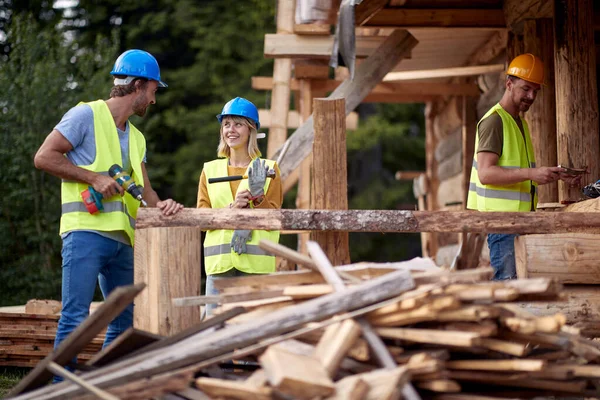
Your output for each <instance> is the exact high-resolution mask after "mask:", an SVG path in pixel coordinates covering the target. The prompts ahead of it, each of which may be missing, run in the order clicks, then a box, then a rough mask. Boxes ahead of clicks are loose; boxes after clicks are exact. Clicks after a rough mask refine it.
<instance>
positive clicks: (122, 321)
mask: <svg viewBox="0 0 600 400" xmlns="http://www.w3.org/2000/svg"><path fill="white" fill-rule="evenodd" d="M62 259H63V264H62V269H63V272H62V311H61V315H60V320H59V321H58V329H57V331H56V339H55V341H54V348H57V347H58V345H59V344H60V343H61V342H62V341H63V340H64V339H65V338H66V337H67V336H68V335H69V334H70V333H71V332H72V331H73V330H75V328H77V326H79V324H81V322H83V320H84V319H86V318H87V317H88V315H89V310H90V304H91V303H92V299H93V297H94V291H95V290H96V283H97V282H98V280H99V281H100V289H101V290H102V294H103V295H104V298H105V299H106V297H107V296H108V295H109V293H110V292H112V291H113V290H114V289H115V288H116V287H117V286H126V285H131V284H133V248H132V247H131V246H128V245H126V244H123V243H120V242H117V241H115V240H112V239H109V238H106V237H104V236H101V235H98V234H96V233H93V232H78V231H74V232H71V233H69V234H68V235H67V237H65V238H64V239H63V248H62ZM132 324H133V303H132V304H130V305H128V306H127V308H126V309H125V310H124V311H123V312H122V313H121V314H120V315H119V316H117V317H116V318H115V319H113V320H112V321H111V323H110V324H109V325H108V329H107V331H106V337H105V339H104V345H103V347H106V346H107V345H108V344H109V343H110V342H112V341H113V340H114V339H115V338H116V337H117V336H118V335H119V334H121V333H122V332H124V331H125V330H127V328H129V327H131V326H132ZM75 361H76V360H75ZM57 380H61V379H56V378H55V381H57Z"/></svg>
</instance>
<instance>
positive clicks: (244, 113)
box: [217, 97, 260, 129]
mask: <svg viewBox="0 0 600 400" xmlns="http://www.w3.org/2000/svg"><path fill="white" fill-rule="evenodd" d="M227 115H238V116H240V117H246V118H248V119H250V120H252V121H253V122H254V123H255V124H256V129H260V121H259V120H258V109H257V108H256V106H255V105H254V104H252V102H251V101H248V100H246V99H244V98H242V97H236V98H235V99H233V100H229V101H228V102H227V104H225V105H224V106H223V110H222V111H221V114H219V115H217V119H218V120H219V123H221V121H222V120H223V117H225V116H227Z"/></svg>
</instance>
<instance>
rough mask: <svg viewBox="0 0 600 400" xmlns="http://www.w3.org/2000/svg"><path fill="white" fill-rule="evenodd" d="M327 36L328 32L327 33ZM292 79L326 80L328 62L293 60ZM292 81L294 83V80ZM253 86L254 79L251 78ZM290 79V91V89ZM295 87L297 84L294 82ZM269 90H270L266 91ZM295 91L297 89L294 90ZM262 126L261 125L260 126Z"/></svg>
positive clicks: (327, 76)
mask: <svg viewBox="0 0 600 400" xmlns="http://www.w3.org/2000/svg"><path fill="white" fill-rule="evenodd" d="M327 34H329V32H328V33H327ZM293 71H294V78H296V79H319V80H327V79H328V78H329V62H328V61H327V60H310V59H308V60H305V59H299V60H294V63H293ZM296 79H294V81H295V80H296ZM252 83H253V84H254V77H252ZM291 83H292V80H291V79H290V89H291V88H292V85H291ZM296 85H297V82H296ZM266 90H271V89H266ZM296 90H297V88H296ZM261 125H262V124H261Z"/></svg>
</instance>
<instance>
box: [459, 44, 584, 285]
mask: <svg viewBox="0 0 600 400" xmlns="http://www.w3.org/2000/svg"><path fill="white" fill-rule="evenodd" d="M543 83H544V65H543V63H542V60H540V59H539V58H538V57H536V56H534V55H533V54H530V53H526V54H521V55H520V56H517V57H515V59H513V60H512V61H511V63H510V65H509V66H508V70H507V71H506V82H505V85H506V90H505V91H504V95H503V96H502V99H500V102H499V103H497V104H496V105H494V106H493V107H492V108H491V109H490V110H489V111H488V112H487V113H486V114H485V115H484V116H483V118H481V120H480V121H479V123H478V124H477V135H476V137H475V155H474V157H473V166H472V168H471V182H470V185H469V197H468V201H467V208H469V209H473V210H479V211H505V212H511V211H512V212H515V211H517V212H522V211H535V209H536V206H537V186H538V185H544V184H547V183H551V182H556V181H557V180H559V179H562V180H564V181H566V182H568V183H569V184H576V183H577V180H578V179H579V178H578V177H574V176H571V175H567V174H566V173H565V172H564V171H565V170H564V169H563V168H560V167H537V166H536V164H535V155H534V151H533V146H532V144H531V137H530V135H529V128H528V126H527V122H526V121H525V119H524V118H522V117H521V113H525V112H527V111H528V110H529V108H530V107H531V105H532V104H533V102H534V101H535V98H536V96H537V94H538V92H539V90H540V89H541V88H542V85H543ZM516 236H517V235H516V234H498V233H490V234H488V247H489V249H490V262H491V265H492V268H493V269H494V276H493V278H492V279H493V280H506V279H516V277H517V273H516V265H515V247H514V239H515V237H516Z"/></svg>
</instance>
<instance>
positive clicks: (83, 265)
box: [34, 50, 183, 348]
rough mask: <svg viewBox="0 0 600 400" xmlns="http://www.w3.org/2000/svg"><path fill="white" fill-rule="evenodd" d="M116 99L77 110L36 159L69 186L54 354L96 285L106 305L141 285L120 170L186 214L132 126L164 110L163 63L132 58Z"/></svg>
mask: <svg viewBox="0 0 600 400" xmlns="http://www.w3.org/2000/svg"><path fill="white" fill-rule="evenodd" d="M111 75H113V76H114V86H113V88H112V89H111V91H110V99H108V100H106V101H105V100H96V101H92V102H88V103H79V104H78V105H77V106H75V107H73V108H71V109H70V110H69V111H68V112H67V113H66V114H65V115H64V116H63V117H62V119H61V121H60V122H59V123H58V125H56V126H55V127H54V129H53V130H52V132H50V134H49V135H48V136H47V137H46V139H45V141H44V143H43V144H42V145H41V147H40V148H39V150H38V151H37V153H36V155H35V159H34V162H35V166H36V168H39V169H41V170H44V171H46V172H48V173H50V174H52V175H55V176H57V177H59V178H61V179H62V184H61V200H62V215H61V220H60V235H61V238H62V240H63V247H62V259H63V264H62V270H63V274H62V304H63V307H62V312H61V317H60V320H59V324H58V330H57V333H56V339H55V343H54V347H55V348H56V347H57V346H58V345H59V344H60V342H61V341H62V340H63V339H64V338H65V337H66V336H67V335H68V334H69V333H70V332H72V331H73V330H74V329H75V328H76V327H77V326H78V325H79V324H80V323H81V322H82V321H83V320H84V319H85V318H86V317H87V316H88V314H89V308H90V303H91V302H92V298H93V296H94V291H95V288H96V283H97V282H98V280H99V281H100V288H101V290H102V293H103V295H104V297H105V298H106V296H108V294H109V293H110V292H111V291H112V290H114V289H115V288H116V287H118V286H125V285H130V284H133V243H134V229H135V218H136V215H137V210H138V207H139V205H140V203H139V201H137V200H136V199H134V198H133V197H132V196H130V195H129V194H124V190H123V188H122V187H121V186H120V185H119V184H118V183H117V182H116V181H115V180H114V179H113V178H111V177H110V176H109V174H108V170H109V168H110V167H111V166H112V165H114V164H118V165H120V166H122V168H123V170H124V171H125V172H126V173H128V174H129V176H131V177H132V178H133V180H134V181H135V182H136V183H137V184H138V185H141V186H143V198H144V200H145V201H146V202H147V203H148V206H149V207H158V208H159V209H160V210H161V211H162V213H163V214H164V215H173V214H175V213H177V212H179V211H180V210H181V209H182V208H183V206H182V205H181V204H179V203H177V202H175V201H174V200H172V199H167V200H164V201H161V200H160V199H159V197H158V195H157V194H156V192H155V191H154V190H153V189H152V186H151V184H150V180H149V179H148V174H147V172H146V140H145V138H144V135H143V134H142V133H141V132H140V131H139V130H138V129H137V128H136V127H135V126H133V124H132V123H131V122H129V117H131V116H132V115H133V114H136V115H139V116H144V114H145V113H146V110H147V109H148V107H149V106H150V105H151V104H155V103H156V98H155V96H156V91H157V88H158V87H167V85H166V84H165V83H164V82H163V81H162V80H161V78H160V69H159V66H158V62H157V61H156V59H155V58H154V57H153V56H152V55H151V54H150V53H148V52H146V51H143V50H128V51H126V52H124V53H123V54H121V55H120V56H119V58H118V59H117V60H116V62H115V65H114V67H113V69H112V71H111ZM89 186H91V187H93V188H94V190H95V191H96V192H98V193H100V194H102V197H103V200H102V205H103V210H102V211H101V212H99V213H95V214H90V213H89V212H88V210H87V208H86V206H85V204H84V202H83V199H82V197H81V192H82V191H84V190H86V189H88V187H89ZM132 321H133V304H130V305H129V306H128V307H127V309H126V310H125V311H123V313H121V314H120V315H119V316H118V317H117V318H115V319H114V320H113V321H112V322H111V323H110V325H109V326H108V330H107V332H106V339H105V342H104V346H106V345H107V344H109V343H110V342H111V341H112V340H114V339H115V338H116V337H117V336H118V335H119V334H120V333H122V332H123V331H125V330H126V329H127V328H129V327H130V326H131V325H132Z"/></svg>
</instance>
